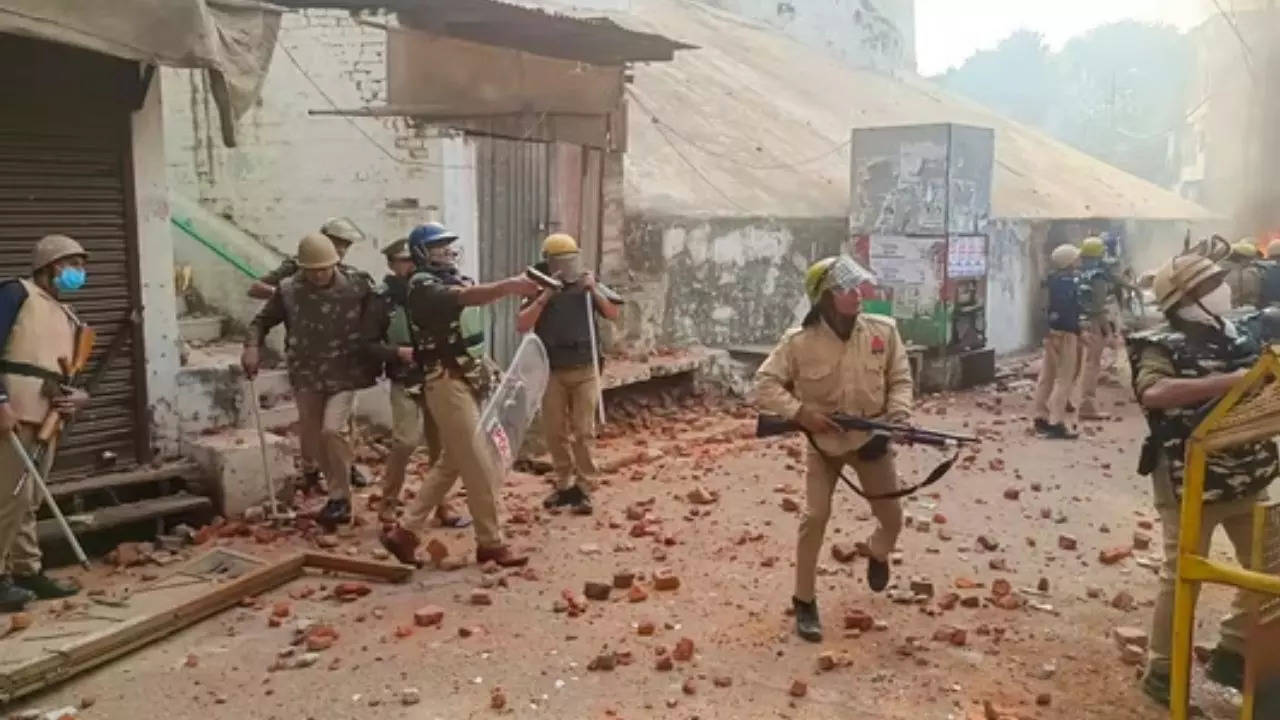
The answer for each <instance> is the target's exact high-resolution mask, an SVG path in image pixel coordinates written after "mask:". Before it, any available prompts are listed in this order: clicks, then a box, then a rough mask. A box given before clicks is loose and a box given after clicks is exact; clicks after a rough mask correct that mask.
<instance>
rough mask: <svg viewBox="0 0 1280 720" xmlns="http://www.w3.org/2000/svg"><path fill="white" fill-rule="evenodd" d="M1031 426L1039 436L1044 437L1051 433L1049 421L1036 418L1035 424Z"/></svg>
mask: <svg viewBox="0 0 1280 720" xmlns="http://www.w3.org/2000/svg"><path fill="white" fill-rule="evenodd" d="M1031 426H1032V428H1033V429H1034V430H1035V431H1036V434H1038V435H1044V434H1045V433H1047V432H1049V421H1048V420H1045V419H1044V418H1036V419H1035V422H1033V423H1032V424H1031Z"/></svg>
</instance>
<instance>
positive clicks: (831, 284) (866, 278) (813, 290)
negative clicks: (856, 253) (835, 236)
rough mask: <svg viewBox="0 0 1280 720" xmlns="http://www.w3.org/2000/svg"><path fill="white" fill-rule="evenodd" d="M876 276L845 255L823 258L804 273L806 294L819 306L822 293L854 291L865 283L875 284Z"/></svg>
mask: <svg viewBox="0 0 1280 720" xmlns="http://www.w3.org/2000/svg"><path fill="white" fill-rule="evenodd" d="M875 282H876V276H875V275H874V274H872V273H871V271H870V270H867V269H866V268H864V267H862V266H861V265H859V264H858V263H857V262H855V261H854V260H853V258H850V257H848V256H845V255H833V256H832V257H828V258H823V259H821V260H819V261H818V262H816V263H814V264H812V265H810V266H809V269H808V270H806V271H805V273H804V294H805V295H807V296H808V297H809V302H811V303H814V304H817V302H818V300H819V299H821V298H822V293H824V292H826V291H828V290H832V289H835V288H841V289H846V290H848V289H852V288H855V287H858V286H859V285H862V284H863V283H873V284H874V283H875Z"/></svg>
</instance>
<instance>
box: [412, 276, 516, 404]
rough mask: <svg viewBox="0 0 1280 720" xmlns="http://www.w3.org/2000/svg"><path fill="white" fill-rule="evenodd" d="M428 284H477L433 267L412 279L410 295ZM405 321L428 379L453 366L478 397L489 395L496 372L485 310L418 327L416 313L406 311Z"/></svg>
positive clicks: (464, 311) (468, 309) (469, 310)
mask: <svg viewBox="0 0 1280 720" xmlns="http://www.w3.org/2000/svg"><path fill="white" fill-rule="evenodd" d="M427 284H441V285H451V286H456V287H467V286H469V285H474V284H475V281H474V280H472V279H471V278H469V277H467V276H465V275H462V274H460V273H458V272H457V271H456V270H453V269H440V268H431V267H428V268H427V269H425V270H419V272H417V273H415V274H414V276H413V277H412V278H410V279H409V288H410V291H411V292H412V289H413V288H414V287H418V286H420V285H427ZM406 320H407V321H408V327H409V331H410V332H411V334H412V335H413V337H414V339H415V340H416V341H417V350H418V353H417V354H418V360H419V362H420V363H421V364H422V366H423V369H424V370H425V371H426V374H427V376H428V377H431V376H434V375H438V374H439V373H440V372H441V371H442V370H443V369H444V368H447V367H453V368H455V369H457V370H459V371H461V372H462V374H463V377H464V378H465V379H466V381H467V383H468V384H469V385H471V388H472V390H473V391H474V392H475V393H476V394H477V395H485V394H487V393H488V391H489V389H490V388H491V387H492V386H493V385H494V382H495V380H496V374H497V373H496V368H495V367H494V366H493V363H492V362H491V361H490V360H489V358H488V355H487V354H486V352H485V342H484V325H485V315H484V309H483V308H480V307H464V308H462V309H461V312H459V313H458V314H457V316H456V317H454V318H452V319H450V320H449V322H448V323H441V324H436V325H434V326H433V327H423V326H421V325H419V324H418V323H417V322H416V321H415V320H414V317H413V313H409V312H406Z"/></svg>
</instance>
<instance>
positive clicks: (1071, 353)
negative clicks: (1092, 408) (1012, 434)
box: [1035, 330, 1080, 425]
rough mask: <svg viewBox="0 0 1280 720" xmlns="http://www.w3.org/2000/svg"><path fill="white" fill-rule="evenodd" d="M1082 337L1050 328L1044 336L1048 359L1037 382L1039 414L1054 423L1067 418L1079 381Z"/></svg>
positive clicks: (1036, 408) (1037, 407)
mask: <svg viewBox="0 0 1280 720" xmlns="http://www.w3.org/2000/svg"><path fill="white" fill-rule="evenodd" d="M1079 340H1080V339H1079V337H1078V336H1076V334H1075V333H1069V332H1063V331H1062V330H1050V331H1049V335H1048V336H1047V337H1045V339H1044V362H1042V363H1041V365H1040V379H1039V381H1038V382H1037V383H1036V396H1035V413H1036V417H1037V418H1042V419H1045V420H1048V421H1049V422H1050V423H1052V424H1055V425H1056V424H1058V423H1060V422H1065V421H1066V414H1067V403H1068V402H1070V400H1071V391H1072V389H1073V388H1074V386H1075V383H1076V363H1077V362H1078V354H1079Z"/></svg>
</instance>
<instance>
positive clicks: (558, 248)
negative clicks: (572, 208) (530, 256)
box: [542, 233, 578, 257]
mask: <svg viewBox="0 0 1280 720" xmlns="http://www.w3.org/2000/svg"><path fill="white" fill-rule="evenodd" d="M576 252H578V241H577V240H574V239H573V236H572V235H566V234H565V233H552V234H551V235H548V236H547V239H546V240H543V241H542V255H543V257H555V256H556V255H571V254H573V253H576Z"/></svg>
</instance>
